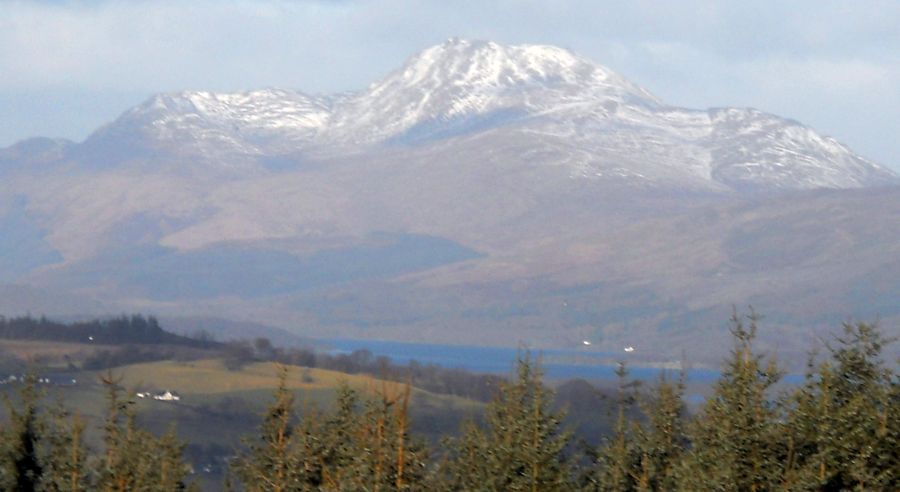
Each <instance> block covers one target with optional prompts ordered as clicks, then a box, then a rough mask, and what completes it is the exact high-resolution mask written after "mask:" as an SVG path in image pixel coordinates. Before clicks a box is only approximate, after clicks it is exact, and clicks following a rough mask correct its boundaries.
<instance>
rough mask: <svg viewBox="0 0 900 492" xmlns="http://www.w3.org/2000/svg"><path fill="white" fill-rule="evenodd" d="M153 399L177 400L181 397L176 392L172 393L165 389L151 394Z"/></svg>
mask: <svg viewBox="0 0 900 492" xmlns="http://www.w3.org/2000/svg"><path fill="white" fill-rule="evenodd" d="M153 399H154V400H159V401H178V400H180V399H181V397H180V396H178V395H177V394H176V393H173V392H171V391H169V390H166V391H165V392H164V393H160V394H158V395H153Z"/></svg>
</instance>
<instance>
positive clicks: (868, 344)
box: [785, 323, 900, 490]
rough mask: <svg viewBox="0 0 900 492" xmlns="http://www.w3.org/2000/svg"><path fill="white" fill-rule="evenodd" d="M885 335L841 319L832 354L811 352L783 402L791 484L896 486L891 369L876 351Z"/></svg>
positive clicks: (899, 476)
mask: <svg viewBox="0 0 900 492" xmlns="http://www.w3.org/2000/svg"><path fill="white" fill-rule="evenodd" d="M885 343H886V340H884V338H883V337H882V336H881V335H880V333H879V332H878V330H877V328H876V327H875V326H873V325H869V324H866V323H857V324H845V325H844V335H843V336H841V337H838V338H837V344H836V345H834V346H832V345H829V347H828V348H829V351H830V355H831V357H830V360H825V361H822V362H821V363H819V364H818V366H816V364H815V362H814V356H811V357H810V363H809V364H808V370H807V374H806V378H805V383H804V384H803V386H801V387H800V388H799V389H798V390H797V391H796V392H795V394H794V395H793V397H792V398H791V401H790V402H789V414H788V428H789V429H790V430H791V432H790V434H789V435H788V440H789V446H788V448H789V453H788V456H787V459H786V461H787V468H788V470H787V474H786V477H785V488H786V489H789V490H898V489H900V458H898V454H900V451H898V440H897V439H898V434H900V425H898V412H900V407H898V401H897V381H896V374H894V373H893V371H891V370H890V369H889V368H887V367H886V366H885V365H884V363H883V361H882V360H880V358H879V355H880V353H881V350H882V347H883V346H884V345H885Z"/></svg>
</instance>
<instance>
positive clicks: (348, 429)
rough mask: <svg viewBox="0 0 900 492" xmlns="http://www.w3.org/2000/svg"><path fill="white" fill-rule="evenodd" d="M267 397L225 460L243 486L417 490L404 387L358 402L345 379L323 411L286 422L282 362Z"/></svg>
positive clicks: (420, 453)
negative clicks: (330, 407)
mask: <svg viewBox="0 0 900 492" xmlns="http://www.w3.org/2000/svg"><path fill="white" fill-rule="evenodd" d="M281 371H282V372H281V373H280V378H279V380H280V384H279V387H278V389H277V390H276V392H275V400H274V402H273V403H272V404H271V405H270V406H269V409H268V410H267V412H266V414H265V416H264V418H263V423H262V425H261V427H260V433H259V435H258V436H256V437H254V438H253V439H251V440H250V442H249V443H248V449H247V452H246V453H245V454H243V455H242V456H240V457H239V458H238V459H237V460H236V461H235V462H234V463H233V465H232V469H233V472H234V476H235V477H236V478H237V479H238V480H239V481H240V482H241V484H242V485H243V487H244V488H245V489H246V490H252V491H273V492H283V491H305V490H334V491H338V490H385V491H394V490H396V491H399V490H420V489H421V488H422V487H423V483H424V480H425V472H426V468H425V463H426V461H425V457H424V448H423V447H422V446H421V445H419V444H416V443H414V442H412V441H411V439H410V437H409V431H408V418H407V411H408V405H409V398H410V387H409V385H406V386H405V387H404V389H403V390H402V391H399V392H397V393H396V394H391V392H390V390H389V389H388V387H387V385H383V386H382V388H381V390H380V391H379V392H378V393H377V397H376V398H373V399H369V400H365V401H361V399H360V397H359V395H358V394H357V393H356V392H355V391H353V390H351V389H350V388H349V387H347V386H346V385H341V387H340V388H339V390H338V395H337V401H336V408H335V411H334V412H333V413H332V414H331V415H330V416H324V415H322V414H320V413H319V412H316V411H311V412H309V413H308V414H307V415H305V416H304V418H303V419H301V420H300V422H299V423H297V424H296V425H294V423H293V421H294V420H295V419H294V413H293V396H292V394H291V393H290V392H289V391H288V390H287V387H286V381H287V372H286V369H285V368H284V367H282V369H281Z"/></svg>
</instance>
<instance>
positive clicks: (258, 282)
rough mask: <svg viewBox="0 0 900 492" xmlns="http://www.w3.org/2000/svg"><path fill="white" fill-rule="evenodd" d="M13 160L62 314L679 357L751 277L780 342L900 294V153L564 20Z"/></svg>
mask: <svg viewBox="0 0 900 492" xmlns="http://www.w3.org/2000/svg"><path fill="white" fill-rule="evenodd" d="M0 179H2V184H0V282H5V283H7V284H14V285H18V286H22V287H9V286H8V287H6V289H7V290H8V291H10V292H19V291H22V292H26V293H27V294H18V295H19V297H20V298H23V299H27V300H28V301H29V306H30V307H29V308H28V309H29V310H31V311H35V310H36V309H35V308H43V310H44V311H46V312H47V313H48V314H66V313H74V312H75V309H77V308H75V306H74V305H78V304H79V302H78V301H75V300H74V299H82V300H83V301H84V304H83V305H84V306H85V307H84V308H82V309H84V310H90V311H96V312H100V311H108V312H114V313H117V312H120V311H121V310H123V309H129V310H134V309H140V310H143V311H148V312H154V313H159V314H163V315H166V314H168V315H172V316H185V315H196V316H216V317H230V318H233V319H235V320H247V321H249V320H253V321H258V322H263V323H270V324H273V325H277V326H279V327H282V328H285V329H288V330H291V331H293V332H295V333H298V334H301V335H307V336H354V337H370V338H393V339H405V340H416V341H435V342H451V343H470V344H479V343H490V344H516V343H517V342H519V341H523V342H525V343H529V344H533V345H543V346H565V345H574V344H578V343H580V342H581V340H584V339H589V340H593V341H594V343H595V345H596V346H597V347H600V348H607V349H618V348H620V347H621V346H622V345H623V344H629V345H636V346H639V348H640V349H641V351H644V352H645V353H648V354H651V356H652V357H653V358H657V359H660V360H661V359H666V358H671V357H677V356H680V354H681V352H682V351H687V352H688V355H689V356H692V357H695V358H697V359H700V358H702V357H705V356H712V355H714V356H715V357H716V358H717V357H718V355H720V354H721V353H723V352H724V351H725V350H727V346H725V345H723V343H724V341H726V340H727V339H728V337H727V330H726V329H725V323H724V321H725V319H726V318H727V316H728V314H729V313H730V309H731V308H730V306H731V305H732V304H738V305H746V304H753V305H754V306H755V307H756V308H757V309H758V310H760V311H761V312H763V313H764V314H765V315H766V316H767V318H768V320H767V323H766V324H767V325H768V326H769V327H770V328H769V329H768V330H767V332H766V333H763V334H762V335H763V342H764V343H772V344H774V343H777V344H778V346H779V347H780V348H782V349H784V350H785V351H787V352H792V351H795V350H800V351H803V350H806V349H807V348H809V346H810V345H811V344H812V343H813V340H814V339H815V337H814V336H813V335H817V334H822V333H825V332H827V331H831V330H834V329H835V328H836V323H839V322H840V321H841V320H843V319H847V318H848V317H855V318H859V319H869V318H872V317H875V316H880V317H881V318H882V320H883V322H884V323H885V324H886V331H887V332H888V333H889V334H890V332H891V331H892V330H893V331H894V332H896V331H897V326H898V321H900V303H898V302H896V300H897V299H900V227H898V225H900V224H898V220H897V218H898V217H900V193H898V191H900V189H898V187H897V186H898V179H897V176H896V175H895V174H894V173H892V172H891V171H890V170H888V169H887V168H885V167H882V166H880V165H878V164H875V163H873V162H870V161H867V160H866V159H864V158H862V157H860V156H858V155H856V154H854V153H853V152H852V151H851V150H850V149H848V148H847V147H846V146H844V145H842V144H840V143H839V142H838V141H836V140H835V139H833V138H830V137H826V136H823V135H820V134H818V133H817V132H815V131H814V130H813V129H811V128H808V127H806V126H804V125H802V124H801V123H798V122H795V121H792V120H789V119H785V118H782V117H779V116H775V115H771V114H767V113H764V112H762V111H758V110H755V109H744V108H715V109H708V110H694V109H686V108H678V107H673V106H670V105H667V104H666V103H665V102H664V101H661V100H659V99H658V98H656V97H655V96H653V95H652V94H651V93H650V92H648V91H647V90H645V89H643V88H640V87H638V86H636V85H635V84H633V83H631V82H629V81H628V80H626V79H625V78H623V77H622V76H620V75H618V74H616V73H614V72H612V71H611V70H609V69H607V68H605V67H603V66H601V65H598V64H596V63H594V62H592V61H590V60H586V59H584V58H581V57H579V56H577V55H575V54H573V53H571V52H569V51H566V50H563V49H560V48H556V47H550V46H531V45H523V46H503V45H499V44H496V43H491V42H481V41H469V40H460V39H451V40H448V41H447V42H445V43H443V44H441V45H438V46H434V47H431V48H428V49H426V50H424V51H422V52H421V53H419V54H417V55H414V56H413V57H411V58H410V59H409V60H408V61H407V63H406V64H405V65H404V66H403V67H401V68H399V69H398V70H396V71H395V72H393V73H391V74H389V75H388V76H387V77H385V78H384V79H382V80H380V81H377V82H375V83H373V84H372V85H371V86H369V87H368V88H367V89H365V90H362V91H359V92H354V93H342V94H334V95H324V96H322V95H308V94H304V93H302V92H299V91H294V90H287V89H264V90H255V91H249V92H244V93H234V94H215V93H210V92H203V91H196V92H182V93H174V94H160V95H157V96H154V97H153V98H151V99H150V100H148V101H146V102H144V103H142V104H140V105H138V106H136V107H134V108H132V109H130V110H128V111H126V112H125V113H124V114H123V115H122V116H120V117H119V118H118V119H116V120H115V121H113V122H111V123H109V124H108V125H106V126H104V127H102V128H100V129H98V130H97V131H96V132H95V133H94V134H92V135H91V136H90V137H89V138H88V139H87V140H85V141H84V142H81V143H74V142H69V141H61V140H51V139H43V138H36V139H31V140H26V141H23V142H20V143H18V144H15V145H13V146H11V147H8V148H6V149H0ZM41 293H43V294H41ZM57 299H65V302H63V303H57V302H56V301H57ZM0 307H2V304H0ZM6 309H10V310H12V309H15V306H10V307H8V308H6ZM55 310H59V311H64V312H59V313H58V312H56V311H55ZM78 314H84V313H78ZM638 341H639V342H640V343H638Z"/></svg>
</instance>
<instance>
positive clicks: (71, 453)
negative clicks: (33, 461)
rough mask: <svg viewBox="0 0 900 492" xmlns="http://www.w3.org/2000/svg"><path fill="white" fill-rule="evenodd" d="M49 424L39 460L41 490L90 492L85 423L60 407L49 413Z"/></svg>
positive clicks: (60, 405)
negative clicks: (42, 470) (42, 467)
mask: <svg viewBox="0 0 900 492" xmlns="http://www.w3.org/2000/svg"><path fill="white" fill-rule="evenodd" d="M49 420H50V421H49V422H48V425H47V428H46V432H45V438H44V441H45V446H44V449H43V453H42V456H41V458H42V459H41V462H42V463H43V464H44V474H43V478H42V480H41V490H44V491H48V492H62V491H68V492H80V491H86V490H90V472H89V469H88V462H87V460H88V449H87V447H86V446H85V443H84V433H85V430H86V427H87V425H86V422H85V420H84V419H83V418H82V417H81V416H80V415H71V414H70V413H69V411H68V410H66V409H65V407H63V406H62V404H59V405H57V407H56V408H55V409H54V410H53V411H52V412H51V414H50V419H49Z"/></svg>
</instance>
